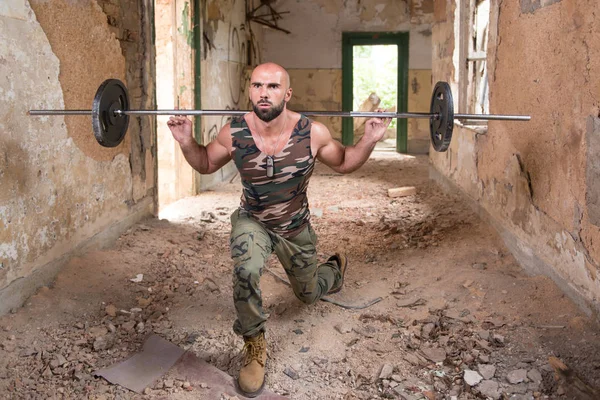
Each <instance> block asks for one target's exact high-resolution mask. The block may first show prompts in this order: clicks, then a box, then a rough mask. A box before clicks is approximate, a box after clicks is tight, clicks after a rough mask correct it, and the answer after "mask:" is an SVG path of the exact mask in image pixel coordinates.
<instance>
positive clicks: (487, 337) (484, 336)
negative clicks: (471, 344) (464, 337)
mask: <svg viewBox="0 0 600 400" xmlns="http://www.w3.org/2000/svg"><path fill="white" fill-rule="evenodd" d="M477 335H478V336H479V337H480V338H482V339H483V340H490V331H486V330H481V331H479V332H477Z"/></svg>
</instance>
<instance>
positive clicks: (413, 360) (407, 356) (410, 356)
mask: <svg viewBox="0 0 600 400" xmlns="http://www.w3.org/2000/svg"><path fill="white" fill-rule="evenodd" d="M404 359H405V360H406V361H408V362H409V363H411V364H412V365H421V359H420V358H419V357H417V356H416V355H414V354H412V353H407V354H405V355H404Z"/></svg>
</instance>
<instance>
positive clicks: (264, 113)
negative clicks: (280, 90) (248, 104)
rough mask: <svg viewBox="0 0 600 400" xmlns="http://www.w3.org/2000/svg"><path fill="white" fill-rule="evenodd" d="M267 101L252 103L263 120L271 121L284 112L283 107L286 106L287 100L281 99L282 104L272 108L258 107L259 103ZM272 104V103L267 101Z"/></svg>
mask: <svg viewBox="0 0 600 400" xmlns="http://www.w3.org/2000/svg"><path fill="white" fill-rule="evenodd" d="M264 103H267V102H265V101H262V102H259V103H258V104H254V103H252V109H253V110H254V113H255V114H256V116H257V117H258V118H260V119H261V120H263V121H264V122H271V121H273V120H274V119H275V118H277V117H279V115H280V114H281V113H282V112H283V108H284V107H285V100H282V101H281V104H279V105H278V106H272V107H271V108H267V109H263V108H260V107H258V105H259V104H264ZM267 104H271V103H267Z"/></svg>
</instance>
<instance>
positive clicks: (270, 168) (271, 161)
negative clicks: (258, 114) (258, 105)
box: [252, 114, 287, 178]
mask: <svg viewBox="0 0 600 400" xmlns="http://www.w3.org/2000/svg"><path fill="white" fill-rule="evenodd" d="M252 122H253V123H254V128H255V129H256V133H258V137H259V138H260V144H261V145H262V147H263V148H264V149H265V153H266V154H267V178H272V177H273V176H274V175H275V158H274V157H275V150H277V147H278V146H279V141H280V140H281V136H282V135H283V131H284V130H285V125H286V122H287V115H286V118H285V119H284V120H283V126H282V127H281V132H279V137H278V138H277V142H276V143H275V147H273V151H272V153H273V154H269V153H268V151H267V147H266V146H265V142H264V140H263V138H262V136H261V134H260V132H259V131H258V128H257V125H256V120H255V116H254V114H253V115H252Z"/></svg>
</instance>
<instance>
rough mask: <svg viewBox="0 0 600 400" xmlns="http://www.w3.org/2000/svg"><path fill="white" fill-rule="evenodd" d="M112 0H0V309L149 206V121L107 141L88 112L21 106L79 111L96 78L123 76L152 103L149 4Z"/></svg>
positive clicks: (142, 102)
mask: <svg viewBox="0 0 600 400" xmlns="http://www.w3.org/2000/svg"><path fill="white" fill-rule="evenodd" d="M119 3H120V2H118V1H100V2H97V1H95V0H89V1H84V0H81V1H77V2H73V1H70V0H51V1H48V0H35V1H33V0H32V1H30V2H27V1H26V0H10V1H9V2H2V3H0V37H2V40H1V41H0V132H1V134H0V187H1V188H2V190H1V191H0V314H2V313H5V312H7V311H8V310H10V309H11V308H14V307H17V306H19V305H20V304H21V303H22V302H23V301H24V300H25V299H26V298H27V297H28V296H29V295H30V294H32V293H33V291H35V289H36V288H37V287H39V286H41V285H43V284H47V283H48V282H49V281H51V280H52V278H53V276H54V275H55V274H56V272H57V271H58V270H59V269H60V267H61V266H62V265H63V264H64V263H65V262H66V261H67V260H68V258H69V257H71V256H73V255H74V254H77V252H78V251H80V250H82V249H83V248H85V247H89V246H95V245H101V244H103V243H106V242H109V241H110V240H111V239H112V238H115V237H116V236H117V235H118V234H119V233H120V232H121V231H122V230H123V229H125V228H126V227H127V226H128V225H130V224H131V223H133V222H135V220H136V219H138V218H140V217H142V216H144V215H148V214H149V213H151V212H152V211H153V208H154V201H153V199H154V193H155V176H156V175H155V162H154V154H155V148H154V143H153V138H154V124H153V122H152V119H148V118H138V119H136V118H133V119H131V121H130V126H129V131H128V133H127V136H126V138H125V140H124V142H123V143H122V144H121V145H120V146H118V147H116V148H112V149H107V148H103V147H101V146H100V145H98V143H97V142H96V140H95V138H94V136H93V133H92V129H91V118H90V117H85V116H83V117H79V116H78V117H62V116H60V117H29V116H27V111H28V110H30V109H63V108H67V109H90V108H91V103H92V100H93V98H94V94H95V92H96V90H97V88H98V86H99V85H100V84H101V83H102V81H103V80H105V79H107V78H118V79H121V80H122V81H124V82H125V83H126V84H127V86H128V88H129V93H130V97H131V99H130V101H131V103H132V107H142V108H146V107H148V108H152V107H154V100H153V98H154V96H153V93H154V92H153V88H154V67H153V62H154V61H153V53H152V46H151V29H150V24H149V22H150V19H149V17H148V16H149V15H151V14H152V2H151V1H149V0H139V1H130V2H127V3H126V4H121V5H119Z"/></svg>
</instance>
